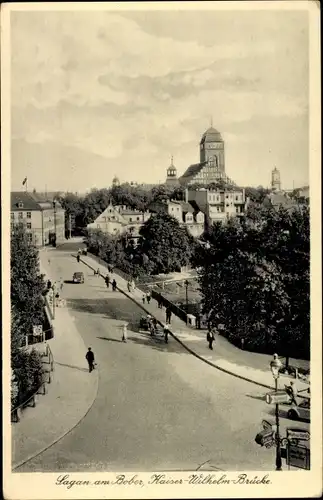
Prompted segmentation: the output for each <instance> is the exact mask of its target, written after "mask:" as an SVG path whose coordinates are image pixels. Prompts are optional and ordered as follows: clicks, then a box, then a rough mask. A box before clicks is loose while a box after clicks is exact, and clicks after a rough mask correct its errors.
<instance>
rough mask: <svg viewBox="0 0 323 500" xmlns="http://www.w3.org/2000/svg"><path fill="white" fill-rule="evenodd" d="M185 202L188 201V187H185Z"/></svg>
mask: <svg viewBox="0 0 323 500" xmlns="http://www.w3.org/2000/svg"><path fill="white" fill-rule="evenodd" d="M185 203H188V189H187V188H185Z"/></svg>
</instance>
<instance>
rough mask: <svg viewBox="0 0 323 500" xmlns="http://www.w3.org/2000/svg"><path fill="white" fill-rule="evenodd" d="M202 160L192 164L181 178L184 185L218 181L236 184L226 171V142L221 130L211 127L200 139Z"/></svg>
mask: <svg viewBox="0 0 323 500" xmlns="http://www.w3.org/2000/svg"><path fill="white" fill-rule="evenodd" d="M199 147H200V150H199V155H200V161H199V163H195V164H193V165H190V166H189V167H188V169H187V170H186V171H185V172H184V174H183V175H182V176H181V177H180V178H179V182H180V184H181V185H183V186H190V185H192V184H202V185H203V184H204V185H208V184H211V183H218V182H219V181H223V182H225V183H226V184H230V185H234V182H233V181H232V180H231V179H230V178H229V177H228V176H227V175H226V173H225V143H224V140H223V139H222V136H221V134H220V132H218V131H217V130H216V129H215V128H213V127H210V128H209V129H207V130H206V132H204V134H203V135H202V138H201V140H200V146H199Z"/></svg>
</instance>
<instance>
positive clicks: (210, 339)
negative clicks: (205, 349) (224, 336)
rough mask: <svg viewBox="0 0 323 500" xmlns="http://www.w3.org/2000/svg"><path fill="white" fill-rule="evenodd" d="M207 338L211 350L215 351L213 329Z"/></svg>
mask: <svg viewBox="0 0 323 500" xmlns="http://www.w3.org/2000/svg"><path fill="white" fill-rule="evenodd" d="M206 338H207V341H208V343H209V349H211V351H213V342H214V341H215V337H214V331H213V329H211V330H209V331H208V332H207V336H206Z"/></svg>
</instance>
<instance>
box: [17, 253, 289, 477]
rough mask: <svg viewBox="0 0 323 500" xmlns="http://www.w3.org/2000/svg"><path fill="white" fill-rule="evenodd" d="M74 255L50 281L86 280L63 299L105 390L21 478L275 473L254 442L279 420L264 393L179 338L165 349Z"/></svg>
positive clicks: (55, 263) (270, 454)
mask: <svg viewBox="0 0 323 500" xmlns="http://www.w3.org/2000/svg"><path fill="white" fill-rule="evenodd" d="M68 248H69V247H68V246H66V247H65V248H64V247H63V248H62V249H61V250H56V251H53V252H51V253H50V255H51V264H50V266H51V274H52V276H53V277H54V278H55V279H59V278H60V276H62V277H63V279H65V280H69V279H71V277H72V275H73V273H74V271H76V270H82V271H83V272H84V274H85V283H84V284H83V285H81V284H80V285H73V284H65V286H64V291H63V296H64V297H65V298H66V299H67V304H68V307H69V308H70V310H71V313H72V316H73V317H74V319H75V322H76V326H77V328H78V330H79V332H80V335H81V336H82V337H83V339H84V341H85V343H86V344H87V345H88V346H91V347H92V349H93V351H94V353H95V356H96V361H97V363H98V369H99V391H98V395H97V398H96V400H95V402H94V404H93V406H92V408H91V410H90V411H89V413H88V414H87V415H86V416H85V418H84V419H83V420H82V421H81V422H80V423H79V424H78V425H77V426H76V427H75V428H74V429H73V430H71V432H70V433H69V434H68V435H66V436H65V437H64V438H63V439H61V440H60V441H59V442H58V443H56V444H55V445H53V446H52V447H51V448H49V449H48V450H47V451H45V452H43V453H42V454H41V455H39V456H38V457H36V458H34V459H33V460H31V461H29V462H28V463H26V464H25V465H23V466H22V467H20V468H19V469H17V472H31V471H42V472H54V471H60V470H64V471H70V472H72V471H75V472H76V471H79V472H81V471H100V470H102V471H130V470H136V471H152V470H154V471H158V470H169V471H170V470H196V469H197V468H199V467H201V469H203V470H206V469H207V470H217V469H221V470H273V468H274V463H275V458H274V448H272V449H265V448H261V447H259V446H258V445H257V444H256V443H255V442H254V438H255V435H256V433H257V432H258V431H259V430H260V429H261V420H262V419H263V418H266V419H271V420H273V413H272V410H273V408H271V407H269V405H266V403H265V402H264V400H263V395H264V391H265V389H262V388H261V387H259V389H258V388H257V386H255V385H253V384H249V383H248V382H245V381H242V380H239V379H237V378H235V377H232V376H230V375H227V374H225V373H222V372H220V371H218V370H216V369H215V368H213V367H211V366H208V365H207V364H205V363H203V362H202V361H200V360H198V359H196V358H195V357H194V356H192V355H191V354H189V353H188V352H187V351H186V350H185V349H184V348H182V347H181V346H180V345H179V344H178V343H177V342H176V341H175V340H174V339H172V338H170V343H169V344H168V345H165V344H164V343H162V342H160V341H158V340H152V339H150V337H149V336H147V335H145V334H141V333H139V332H138V322H139V318H140V316H141V315H142V311H141V309H140V308H139V307H137V306H136V305H135V304H134V303H133V302H132V301H130V300H129V299H127V298H126V297H125V296H124V295H122V294H120V293H119V292H112V290H111V289H110V290H107V289H106V287H105V284H104V282H103V280H102V278H97V277H95V276H93V275H92V273H91V272H90V269H88V268H87V267H85V266H84V265H82V264H81V263H80V264H78V263H77V262H76V260H75V259H74V258H73V257H72V256H71V250H68ZM70 248H71V247H70ZM124 320H127V321H129V323H130V325H129V332H128V335H129V339H128V342H127V344H124V343H122V342H121V335H122V333H121V328H120V326H121V324H122V322H123V321H124ZM66 335H68V332H66ZM71 369H72V368H71ZM90 376H91V374H89V377H90ZM71 391H73V387H71ZM63 412H64V408H62V414H63ZM53 418H60V415H59V414H58V415H55V416H53ZM281 420H282V424H283V427H284V426H286V423H287V422H288V421H287V420H286V419H281ZM203 464H204V465H203Z"/></svg>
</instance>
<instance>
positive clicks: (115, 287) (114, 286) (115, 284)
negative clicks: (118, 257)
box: [112, 280, 117, 292]
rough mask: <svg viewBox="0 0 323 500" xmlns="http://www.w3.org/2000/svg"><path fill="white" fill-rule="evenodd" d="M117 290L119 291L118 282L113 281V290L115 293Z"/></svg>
mask: <svg viewBox="0 0 323 500" xmlns="http://www.w3.org/2000/svg"><path fill="white" fill-rule="evenodd" d="M116 289H117V282H116V280H113V281H112V290H113V291H114V292H115V291H116Z"/></svg>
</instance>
